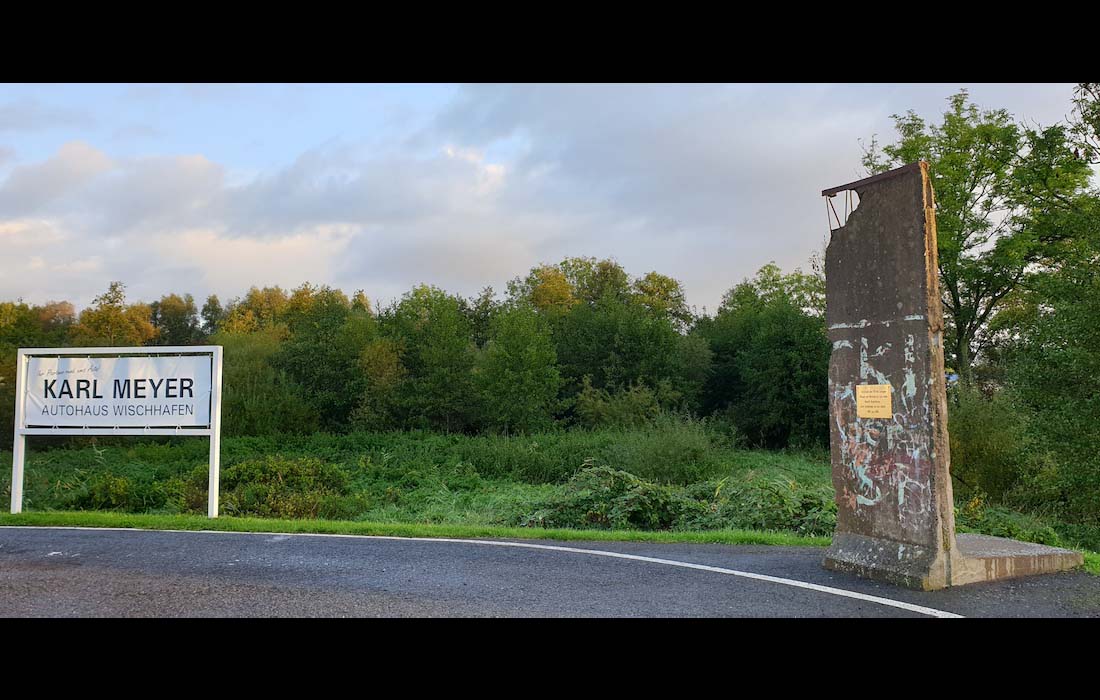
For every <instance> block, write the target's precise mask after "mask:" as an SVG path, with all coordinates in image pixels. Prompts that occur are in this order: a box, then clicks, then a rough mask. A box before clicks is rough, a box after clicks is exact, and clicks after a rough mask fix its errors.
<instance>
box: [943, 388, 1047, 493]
mask: <svg viewBox="0 0 1100 700" xmlns="http://www.w3.org/2000/svg"><path fill="white" fill-rule="evenodd" d="M953 398H954V399H955V401H952V402H951V403H950V408H949V411H950V415H949V422H948V433H949V434H950V439H951V473H952V474H953V475H954V476H955V477H956V479H957V481H958V482H959V483H960V484H961V485H962V487H963V488H962V489H961V490H960V495H963V496H972V495H975V494H978V493H984V494H988V496H989V497H991V498H992V499H993V500H994V501H997V502H1003V501H1004V499H1005V496H1006V494H1008V492H1009V491H1010V489H1012V487H1013V486H1015V485H1016V484H1017V482H1019V481H1020V479H1021V478H1023V477H1024V476H1025V475H1029V474H1031V473H1033V472H1034V471H1035V469H1034V467H1035V466H1036V456H1035V451H1034V450H1035V446H1034V445H1033V443H1032V441H1031V440H1030V439H1029V437H1028V435H1029V432H1028V420H1027V415H1026V414H1025V413H1024V411H1023V409H1021V408H1020V407H1018V406H1017V405H1016V404H1015V402H1014V401H1013V398H1012V396H1011V395H1009V394H1007V393H1005V392H998V393H995V394H994V395H993V396H992V397H991V398H989V399H986V398H984V397H983V396H982V395H981V394H980V393H978V392H977V391H974V390H967V389H958V390H957V393H955V395H954V397H953Z"/></svg>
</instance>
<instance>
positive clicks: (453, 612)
mask: <svg viewBox="0 0 1100 700" xmlns="http://www.w3.org/2000/svg"><path fill="white" fill-rule="evenodd" d="M513 542H517V543H521V544H524V545H528V544H529V545H532V546H533V547H536V548H528V547H527V546H522V547H520V546H499V545H489V544H484V543H479V542H478V541H461V542H455V541H439V540H409V539H386V538H358V537H354V538H353V537H332V536H301V535H258V534H243V533H203V532H150V531H140V530H78V529H53V528H16V527H0V616H3V617H227V616H228V617H253V616H262V617H288V616H289V617H353V616H354V617H532V616H534V617H576V616H596V617H668V616H673V617H927V616H929V614H931V613H935V612H937V611H938V612H941V613H954V614H957V615H962V616H966V617H1100V576H1093V575H1090V574H1087V573H1084V572H1080V571H1077V572H1066V573H1061V574H1052V575H1047V576H1036V577H1030V578H1021V579H1014V580H1007V581H999V582H993V583H981V584H974V585H970V586H963V587H958V588H952V589H947V590H944V591H935V592H928V593H924V592H919V591H909V590H905V589H900V588H897V587H894V586H890V585H886V584H879V583H875V582H871V581H864V580H862V579H859V578H856V577H854V576H850V575H846V574H839V573H834V572H830V571H826V570H825V569H823V568H822V567H821V558H822V554H823V550H821V549H816V548H802V547H764V546H725V545H669V544H651V543H633V542H631V543H626V542H581V543H578V542H551V541H547V540H537V541H526V542H521V541H518V540H517V541H513ZM539 547H563V548H568V549H579V550H585V552H572V551H558V550H554V549H543V548H539ZM591 551H599V552H604V553H611V554H626V555H630V556H634V557H650V558H659V559H661V560H665V562H679V563H681V565H674V564H672V563H660V562H652V561H639V560H637V559H630V558H618V557H614V556H610V555H608V554H600V555H594V554H590V553H586V552H591ZM683 564H686V565H689V566H706V567H715V568H717V569H720V571H717V570H713V569H700V568H685V567H684V566H683ZM731 572H732V573H731ZM745 574H749V575H766V576H771V577H777V578H778V579H782V581H773V580H759V579H755V578H749V577H746V576H745ZM799 584H810V585H816V586H820V587H825V588H827V589H835V590H819V589H814V588H806V587H804V586H800V585H799ZM840 592H850V593H854V594H857V595H862V596H867V597H868V598H853V597H847V596H845V595H841V594H840ZM875 598H881V599H885V600H883V601H878V600H875ZM890 601H897V602H899V603H900V604H902V605H905V604H910V605H915V606H922V607H924V608H927V609H929V610H924V611H922V610H913V609H905V608H900V607H895V606H893V605H890V604H888V603H889V602H890Z"/></svg>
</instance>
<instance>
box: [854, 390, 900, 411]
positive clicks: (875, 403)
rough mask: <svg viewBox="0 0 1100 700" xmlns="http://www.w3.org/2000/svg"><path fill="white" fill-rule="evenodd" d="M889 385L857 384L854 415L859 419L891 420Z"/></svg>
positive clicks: (891, 407) (891, 406)
mask: <svg viewBox="0 0 1100 700" xmlns="http://www.w3.org/2000/svg"><path fill="white" fill-rule="evenodd" d="M891 388H892V387H891V386H890V385H889V384H857V385H856V415H857V416H858V417H860V418H893V417H894V405H893V402H892V401H891V394H890V390H891Z"/></svg>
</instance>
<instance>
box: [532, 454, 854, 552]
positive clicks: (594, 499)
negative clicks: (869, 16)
mask: <svg viewBox="0 0 1100 700" xmlns="http://www.w3.org/2000/svg"><path fill="white" fill-rule="evenodd" d="M519 522H520V523H521V524H523V525H525V526H529V527H531V526H534V527H576V528H633V529H640V530H667V529H677V530H713V529H726V528H735V529H757V530H759V529H764V530H788V531H792V532H798V533H800V534H804V535H821V536H826V535H831V534H832V532H833V530H834V529H835V527H836V503H835V502H834V500H833V494H832V489H831V488H830V487H828V486H826V485H824V484H817V485H805V484H801V483H798V482H796V481H794V480H779V479H764V478H753V477H752V476H751V475H750V476H749V477H748V478H744V479H741V480H737V481H731V480H730V479H723V480H720V481H706V482H699V483H695V484H692V485H691V486H688V487H677V486H664V485H660V484H654V483H652V482H648V481H645V480H643V479H640V478H638V477H637V476H635V475H633V474H630V473H627V472H623V471H620V470H616V469H612V468H610V467H606V466H602V467H593V466H589V465H586V466H585V467H584V468H583V469H581V471H579V472H578V473H577V475H576V476H575V477H573V479H571V480H570V481H569V483H568V484H566V486H565V489H564V490H563V491H562V492H561V493H560V494H558V495H556V496H555V497H554V498H552V499H550V500H548V501H547V502H545V503H543V504H540V507H539V508H538V509H537V510H535V511H533V512H532V513H530V514H528V515H527V516H525V517H523V518H521V519H520V521H519Z"/></svg>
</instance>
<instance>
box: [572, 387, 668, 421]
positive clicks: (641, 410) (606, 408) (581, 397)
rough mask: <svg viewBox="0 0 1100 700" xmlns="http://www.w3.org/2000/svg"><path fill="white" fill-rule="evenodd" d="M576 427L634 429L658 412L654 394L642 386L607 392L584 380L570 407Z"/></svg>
mask: <svg viewBox="0 0 1100 700" xmlns="http://www.w3.org/2000/svg"><path fill="white" fill-rule="evenodd" d="M574 411H575V412H576V419H577V424H578V425H581V426H583V427H585V428H612V427H613V428H636V427H639V426H643V425H646V424H647V423H651V422H652V421H653V420H654V419H655V418H656V417H657V415H658V414H659V413H660V411H661V407H660V405H659V404H658V403H657V395H656V394H655V393H654V392H653V390H652V389H650V388H649V387H647V386H645V385H644V384H632V385H630V386H629V387H627V388H625V389H616V390H615V391H614V392H609V391H607V390H606V389H597V388H595V387H594V386H592V380H591V379H590V378H589V377H587V376H586V377H585V378H584V382H583V385H582V387H581V392H580V393H579V394H577V398H576V403H575V404H574Z"/></svg>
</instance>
